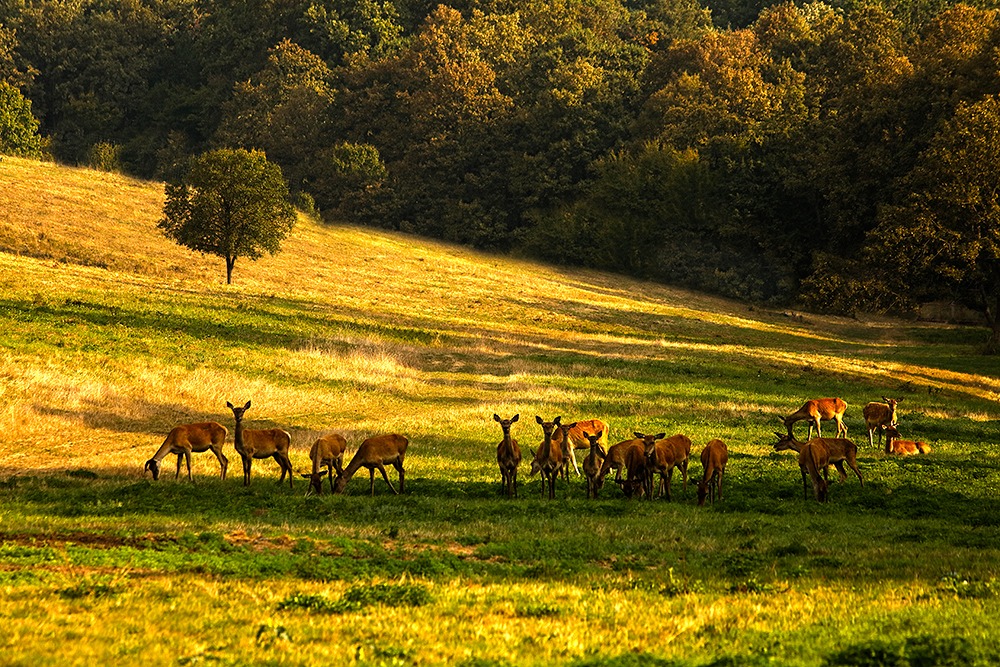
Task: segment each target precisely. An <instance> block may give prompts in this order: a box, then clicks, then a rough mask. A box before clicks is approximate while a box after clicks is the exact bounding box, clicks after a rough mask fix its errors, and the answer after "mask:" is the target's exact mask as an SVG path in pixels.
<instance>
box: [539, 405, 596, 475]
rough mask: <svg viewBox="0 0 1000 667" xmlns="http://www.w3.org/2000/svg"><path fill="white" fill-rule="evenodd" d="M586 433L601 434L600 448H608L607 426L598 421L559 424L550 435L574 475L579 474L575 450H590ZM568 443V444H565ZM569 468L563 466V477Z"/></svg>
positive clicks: (587, 420) (589, 420)
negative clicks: (561, 451) (566, 459)
mask: <svg viewBox="0 0 1000 667" xmlns="http://www.w3.org/2000/svg"><path fill="white" fill-rule="evenodd" d="M585 432H586V433H601V434H603V435H602V438H601V447H602V448H607V446H608V425H607V424H605V423H604V422H602V421H601V420H600V419H586V420H580V421H575V422H573V423H572V424H560V425H559V428H558V429H557V430H556V431H555V432H554V433H553V434H552V440H553V441H555V442H557V443H559V446H560V447H562V450H563V456H565V457H566V458H568V459H569V461H570V463H571V464H572V465H573V470H574V471H575V472H576V474H578V475H579V474H580V467H579V466H577V464H576V454H575V453H574V452H575V450H577V449H590V442H589V441H588V439H587V437H586V435H585ZM567 443H568V444H567ZM568 471H569V466H563V473H564V475H568V474H569V473H568Z"/></svg>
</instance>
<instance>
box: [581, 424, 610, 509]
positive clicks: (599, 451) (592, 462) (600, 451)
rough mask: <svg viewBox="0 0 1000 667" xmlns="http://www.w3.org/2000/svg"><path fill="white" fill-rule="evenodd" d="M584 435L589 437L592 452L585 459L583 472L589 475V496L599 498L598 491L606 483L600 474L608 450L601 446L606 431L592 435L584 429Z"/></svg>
mask: <svg viewBox="0 0 1000 667" xmlns="http://www.w3.org/2000/svg"><path fill="white" fill-rule="evenodd" d="M583 435H584V437H585V438H587V442H589V443H590V453H589V454H587V458H585V459H584V460H583V474H584V475H586V476H587V497H588V498H597V492H598V491H599V490H600V488H601V486H602V485H603V484H604V478H603V477H601V476H600V475H601V467H602V465H603V463H604V459H605V458H606V457H607V452H605V451H604V447H602V446H601V440H603V439H604V432H603V431H598V432H597V433H595V434H594V435H591V434H590V433H588V432H586V431H584V432H583Z"/></svg>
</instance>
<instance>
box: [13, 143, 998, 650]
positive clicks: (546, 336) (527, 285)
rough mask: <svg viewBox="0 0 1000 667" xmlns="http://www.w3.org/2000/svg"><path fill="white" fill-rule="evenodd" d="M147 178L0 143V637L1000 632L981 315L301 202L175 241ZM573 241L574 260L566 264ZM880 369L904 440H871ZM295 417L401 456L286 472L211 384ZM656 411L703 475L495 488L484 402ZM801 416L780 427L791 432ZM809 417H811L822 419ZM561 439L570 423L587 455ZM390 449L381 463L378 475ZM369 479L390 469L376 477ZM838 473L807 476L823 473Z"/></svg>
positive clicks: (603, 637) (572, 413) (654, 416)
mask: <svg viewBox="0 0 1000 667" xmlns="http://www.w3.org/2000/svg"><path fill="white" fill-rule="evenodd" d="M162 201H163V191H162V185H160V184H158V183H151V182H141V181H134V180H131V179H127V178H125V177H122V176H119V175H114V174H106V173H101V172H95V171H89V170H83V169H70V168H66V167H60V166H57V165H53V164H49V163H41V162H34V161H29V160H20V159H14V158H7V157H5V158H3V160H2V161H0V251H2V252H0V378H2V382H0V398H2V400H0V622H2V626H3V628H4V630H5V631H4V632H3V633H2V634H0V662H3V663H4V664H17V665H41V664H53V663H54V662H58V663H59V664H81V665H89V664H98V663H103V664H136V663H140V662H142V663H143V664H181V665H195V664H272V665H320V664H342V665H438V664H442V665H443V664H448V665H464V666H465V667H485V666H488V665H490V666H493V665H498V666H503V665H567V666H573V667H583V666H598V665H608V666H627V665H644V666H645V665H652V666H669V667H703V666H709V665H712V666H722V665H765V664H766V665H803V666H815V665H893V666H906V665H913V666H917V665H920V666H936V665H940V666H943V665H979V664H981V665H988V664H996V663H997V662H998V661H1000V641H998V633H997V631H996V630H995V627H996V625H997V621H998V620H1000V582H998V576H1000V518H998V515H997V501H998V492H997V491H998V486H1000V455H998V453H997V448H996V443H997V442H998V439H1000V429H998V422H997V419H998V412H1000V410H998V407H997V399H998V394H1000V361H998V360H997V359H996V358H994V357H990V356H984V355H982V354H980V347H981V345H982V342H983V341H984V340H985V335H986V334H985V330H981V329H978V328H975V327H956V326H951V325H946V324H940V323H929V322H919V321H910V320H895V319H887V318H875V317H870V318H863V319H844V318H834V317H825V316H819V315H813V314H809V313H800V312H797V311H783V310H771V309H767V308H761V307H753V306H748V305H746V304H740V303H736V302H731V301H726V300H722V299H716V298H713V297H709V296H705V295H701V294H697V293H692V292H688V291H683V290H678V289H673V288H670V287H668V286H664V285H660V284H655V283H649V282H639V281H634V280H629V279H625V278H621V277H618V276H613V275H609V274H604V273H598V272H594V271H589V270H587V268H586V267H585V266H580V267H555V268H554V267H549V266H543V265H539V264H535V263H531V262H527V261H522V260H520V259H517V258H510V257H503V256H494V255H488V254H481V253H476V252H472V251H469V250H466V249H462V248H457V247H453V246H448V245H443V244H438V243H434V242H428V241H425V240H422V239H418V238H415V237H410V236H406V235H402V234H396V233H389V232H383V231H378V230H371V229H360V228H354V227H342V226H326V225H321V224H318V223H316V222H314V221H312V220H310V219H308V218H306V217H304V216H303V217H301V218H300V220H299V223H298V224H297V226H296V228H295V230H294V231H293V233H292V236H291V237H290V238H289V239H288V240H287V241H286V242H285V244H284V246H283V250H282V252H281V253H279V254H278V255H276V256H273V257H266V258H264V259H261V260H260V261H258V262H255V263H251V262H247V261H245V260H242V261H238V262H237V264H236V268H235V272H234V284H233V285H231V286H226V285H225V284H224V283H225V269H224V264H223V262H222V260H220V259H218V258H213V257H206V256H203V255H198V254H195V253H191V252H189V251H187V250H185V249H183V248H181V247H179V246H176V245H174V244H172V243H171V242H169V241H167V240H166V239H165V238H163V237H162V236H161V235H160V234H159V233H158V231H157V230H156V220H157V219H158V217H159V215H160V207H161V206H162ZM584 259H585V257H581V260H584ZM822 396H840V397H842V398H843V399H844V400H845V401H847V403H848V405H849V408H848V411H847V415H846V420H845V421H846V423H847V425H848V427H849V428H850V436H851V437H852V438H853V439H854V440H855V442H857V443H858V446H859V465H860V467H861V471H862V473H863V475H864V477H865V485H864V487H863V488H862V487H861V486H860V485H859V484H858V482H857V480H856V479H855V478H854V477H853V475H852V476H851V477H850V478H848V480H847V481H846V482H843V483H837V482H833V483H832V484H831V490H830V502H829V503H827V504H823V505H821V504H819V503H816V502H815V501H813V500H812V499H811V498H810V499H808V500H807V499H804V498H803V489H802V483H801V478H800V476H799V471H798V466H797V465H796V463H795V460H794V458H793V456H792V455H791V454H790V453H787V452H784V453H776V452H774V451H773V450H772V444H773V443H774V442H775V441H776V438H775V436H774V431H776V430H781V428H782V426H781V424H780V423H779V421H778V418H779V417H780V416H782V415H786V414H789V413H791V412H792V411H794V410H795V409H797V408H798V407H799V406H800V405H801V404H802V402H803V401H804V400H805V399H807V398H816V397H822ZM881 396H893V397H896V398H901V399H902V402H901V403H900V405H899V418H900V430H901V431H902V432H903V435H904V437H909V438H914V439H918V440H924V441H926V442H928V443H929V444H930V445H931V446H932V447H933V451H932V453H931V454H929V455H927V456H919V457H908V458H894V457H888V456H886V455H885V454H884V453H883V452H882V450H881V449H880V448H879V447H878V446H876V447H871V446H869V444H868V439H867V434H866V431H865V428H864V423H863V421H862V418H861V408H862V407H863V406H864V405H865V403H867V402H868V401H873V400H879V399H880V397H881ZM246 400H252V402H253V407H252V408H251V409H250V410H249V411H248V412H247V416H246V426H247V427H248V428H255V427H256V428H263V427H271V426H277V427H281V428H284V429H285V430H287V431H289V432H290V433H291V435H292V454H291V458H292V464H293V466H294V467H295V469H296V471H297V472H302V471H305V470H306V469H307V468H308V466H309V462H308V449H309V445H310V444H311V443H312V442H313V441H314V440H315V439H316V438H317V437H318V436H319V435H322V434H325V433H329V432H331V431H337V432H340V433H343V434H344V435H345V436H346V437H347V440H348V443H349V447H348V452H347V456H348V457H349V456H350V455H351V454H352V453H353V450H354V449H355V448H356V447H357V445H358V444H359V443H360V442H361V441H362V440H363V439H364V438H365V437H368V436H370V435H374V434H377V433H383V432H398V433H402V434H405V435H406V436H407V437H408V438H409V439H410V443H411V444H410V449H409V451H408V453H407V462H406V470H407V487H406V493H404V494H402V495H400V496H394V495H391V494H390V493H389V491H388V489H387V488H386V487H385V484H384V483H383V482H382V481H381V480H376V487H375V496H374V498H372V497H370V496H369V495H368V480H367V476H366V475H365V474H364V472H363V471H362V473H360V474H359V475H358V476H356V477H355V479H353V480H352V481H351V483H350V484H349V485H348V492H347V493H346V494H345V495H338V496H333V495H330V494H329V493H325V494H323V495H320V496H316V495H312V496H308V497H307V496H306V495H305V491H306V486H307V483H306V481H305V480H303V479H302V478H301V477H296V479H295V486H294V488H293V489H292V490H289V489H288V487H287V485H286V486H278V485H277V484H276V481H277V472H278V467H277V465H276V464H275V463H274V462H272V461H256V462H255V463H254V467H253V478H252V482H251V485H250V486H249V487H244V486H243V485H242V479H241V477H242V476H241V475H240V474H239V472H240V463H239V457H238V455H237V454H236V452H235V451H234V450H233V448H232V431H233V422H232V413H231V412H230V411H229V410H228V409H227V408H226V401H232V402H233V403H238V404H240V405H242V404H243V403H244V402H245V401H246ZM494 413H497V414H499V415H500V416H502V417H510V416H512V415H513V414H515V413H517V414H520V421H519V423H518V424H516V425H515V426H514V430H513V435H514V437H515V438H516V439H517V440H518V441H519V442H520V443H521V447H522V449H523V450H524V451H525V454H526V456H527V450H528V447H529V446H531V447H534V446H535V445H536V444H537V443H538V441H539V440H540V437H541V430H540V429H539V428H538V426H537V425H536V424H535V423H534V422H535V420H534V417H535V415H541V416H543V417H545V418H546V419H551V418H552V417H554V416H556V415H561V416H562V417H563V419H564V420H575V419H585V418H595V417H596V418H600V419H602V420H604V421H606V422H607V423H608V424H609V426H610V429H611V442H616V441H618V440H622V439H625V438H626V437H629V436H630V434H631V433H632V431H642V432H659V431H664V432H667V433H668V434H669V433H677V432H683V433H685V434H687V435H688V436H690V437H691V438H692V440H693V441H694V449H693V452H692V464H691V467H690V471H691V474H692V477H694V478H698V477H700V474H701V466H700V463H699V462H698V460H697V452H700V450H701V448H702V447H703V446H704V444H705V443H706V442H708V440H710V439H711V438H716V437H718V438H722V439H723V440H725V441H726V443H727V444H728V446H729V451H730V461H729V466H728V468H727V474H726V479H725V485H724V489H723V491H724V496H725V497H724V499H723V500H721V501H719V502H717V503H716V504H715V505H714V506H707V507H703V508H699V507H697V506H696V503H695V490H694V488H691V487H689V488H688V489H687V490H686V491H685V490H683V488H682V487H683V485H682V484H681V483H680V480H679V479H678V478H677V477H676V476H675V479H674V500H673V502H666V501H663V500H656V501H638V500H627V499H625V498H624V497H623V496H622V494H621V493H620V491H618V490H617V489H616V488H614V486H613V485H612V484H608V485H606V486H605V488H604V490H603V491H602V494H601V497H600V498H599V499H598V500H596V501H594V500H587V498H586V494H585V482H584V480H583V478H582V477H573V478H571V480H570V482H569V483H568V484H567V483H564V482H560V483H559V484H558V486H557V497H556V499H555V500H554V501H548V500H543V499H542V498H541V497H540V482H539V479H538V478H537V477H535V478H531V479H529V478H528V476H527V471H528V470H527V468H528V466H527V464H526V463H524V464H522V467H521V485H520V497H519V498H517V499H514V500H508V499H506V498H505V497H503V496H502V495H501V489H500V476H499V472H498V469H497V466H496V461H495V452H496V445H497V443H498V442H499V440H500V437H501V432H500V428H499V427H498V425H497V424H496V423H495V422H494V421H493V419H492V416H493V414H494ZM204 420H215V421H219V422H220V423H222V424H223V425H225V426H226V427H227V428H228V429H230V436H229V442H228V443H227V446H226V454H227V456H228V457H229V459H230V474H229V476H228V478H227V479H226V480H225V481H223V480H220V479H219V468H218V463H217V462H216V460H215V458H214V457H213V456H212V455H211V454H207V453H206V454H195V455H194V456H193V467H194V483H189V482H187V481H186V479H184V476H183V474H182V477H181V479H180V480H175V479H174V474H173V472H174V466H173V460H172V457H168V458H167V459H166V460H165V461H164V474H163V475H162V476H161V478H160V480H159V481H156V482H153V481H152V480H151V479H150V476H149V475H148V474H146V475H143V463H144V462H145V461H146V460H147V459H148V458H150V457H151V456H152V455H153V453H154V452H155V451H156V449H157V448H158V447H159V445H160V443H161V442H162V441H163V438H164V437H165V436H166V434H167V432H168V431H169V430H170V429H171V428H172V427H173V426H175V425H177V424H181V423H186V422H193V421H204ZM804 427H805V424H804V423H802V424H799V425H798V427H797V433H799V434H800V435H801V434H803V433H804V430H805V428H804ZM832 431H833V426H832V422H825V423H824V433H826V434H832ZM580 456H581V457H582V451H581V452H580ZM390 475H391V476H392V475H393V473H392V472H390ZM392 478H393V480H394V482H395V478H394V476H393V477H392ZM832 478H835V474H834V475H832Z"/></svg>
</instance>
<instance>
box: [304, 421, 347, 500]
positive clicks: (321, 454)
mask: <svg viewBox="0 0 1000 667" xmlns="http://www.w3.org/2000/svg"><path fill="white" fill-rule="evenodd" d="M345 449H347V440H346V439H345V438H344V436H342V435H340V434H339V433H330V434H329V435H324V436H323V437H321V438H319V439H317V440H316V442H314V443H313V444H312V447H310V448H309V458H310V459H312V473H311V474H306V473H301V474H302V476H303V477H305V478H306V479H308V480H309V491H307V492H306V495H307V496H308V495H309V493H310V492H311V491H315V492H316V494H317V495H321V494H322V493H323V477H324V476H325V477H327V478H328V479H329V480H330V493H333V470H334V468H336V469H337V474H338V475H340V474H341V473H342V472H344V467H343V465H342V463H343V460H344V450H345ZM323 466H326V470H322V468H323Z"/></svg>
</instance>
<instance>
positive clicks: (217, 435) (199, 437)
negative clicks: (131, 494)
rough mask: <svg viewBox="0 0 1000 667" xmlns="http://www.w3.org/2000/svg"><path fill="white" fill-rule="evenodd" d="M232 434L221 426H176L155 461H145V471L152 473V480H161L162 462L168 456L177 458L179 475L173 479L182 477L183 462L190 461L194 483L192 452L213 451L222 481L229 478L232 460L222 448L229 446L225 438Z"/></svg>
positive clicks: (159, 450) (157, 453)
mask: <svg viewBox="0 0 1000 667" xmlns="http://www.w3.org/2000/svg"><path fill="white" fill-rule="evenodd" d="M228 433H229V431H227V430H226V427H225V426H223V425H222V424H220V423H218V422H199V423H197V424H183V425H181V426H175V427H174V428H173V429H171V431H170V433H168V434H167V438H166V440H164V441H163V444H162V445H160V448H159V449H158V450H156V453H155V454H153V458H151V459H149V460H148V461H146V466H145V467H144V468H143V469H142V472H143V474H145V473H146V471H147V470H148V471H150V472H151V473H153V479H154V480H157V479H159V478H160V468H161V466H160V461H162V460H163V459H165V458H166V457H167V455H168V454H176V455H177V472H176V473H175V474H174V479H177V478H178V477H180V475H181V459H184V460H185V461H187V471H188V481H189V482H193V481H194V479H193V478H192V477H191V452H205V451H209V450H211V451H212V453H213V454H215V458H217V459H219V468H220V470H221V474H222V479H225V478H226V470H227V469H228V468H229V459H227V458H226V455H225V454H223V453H222V446H223V445H224V444H225V443H226V435H227V434H228Z"/></svg>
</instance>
